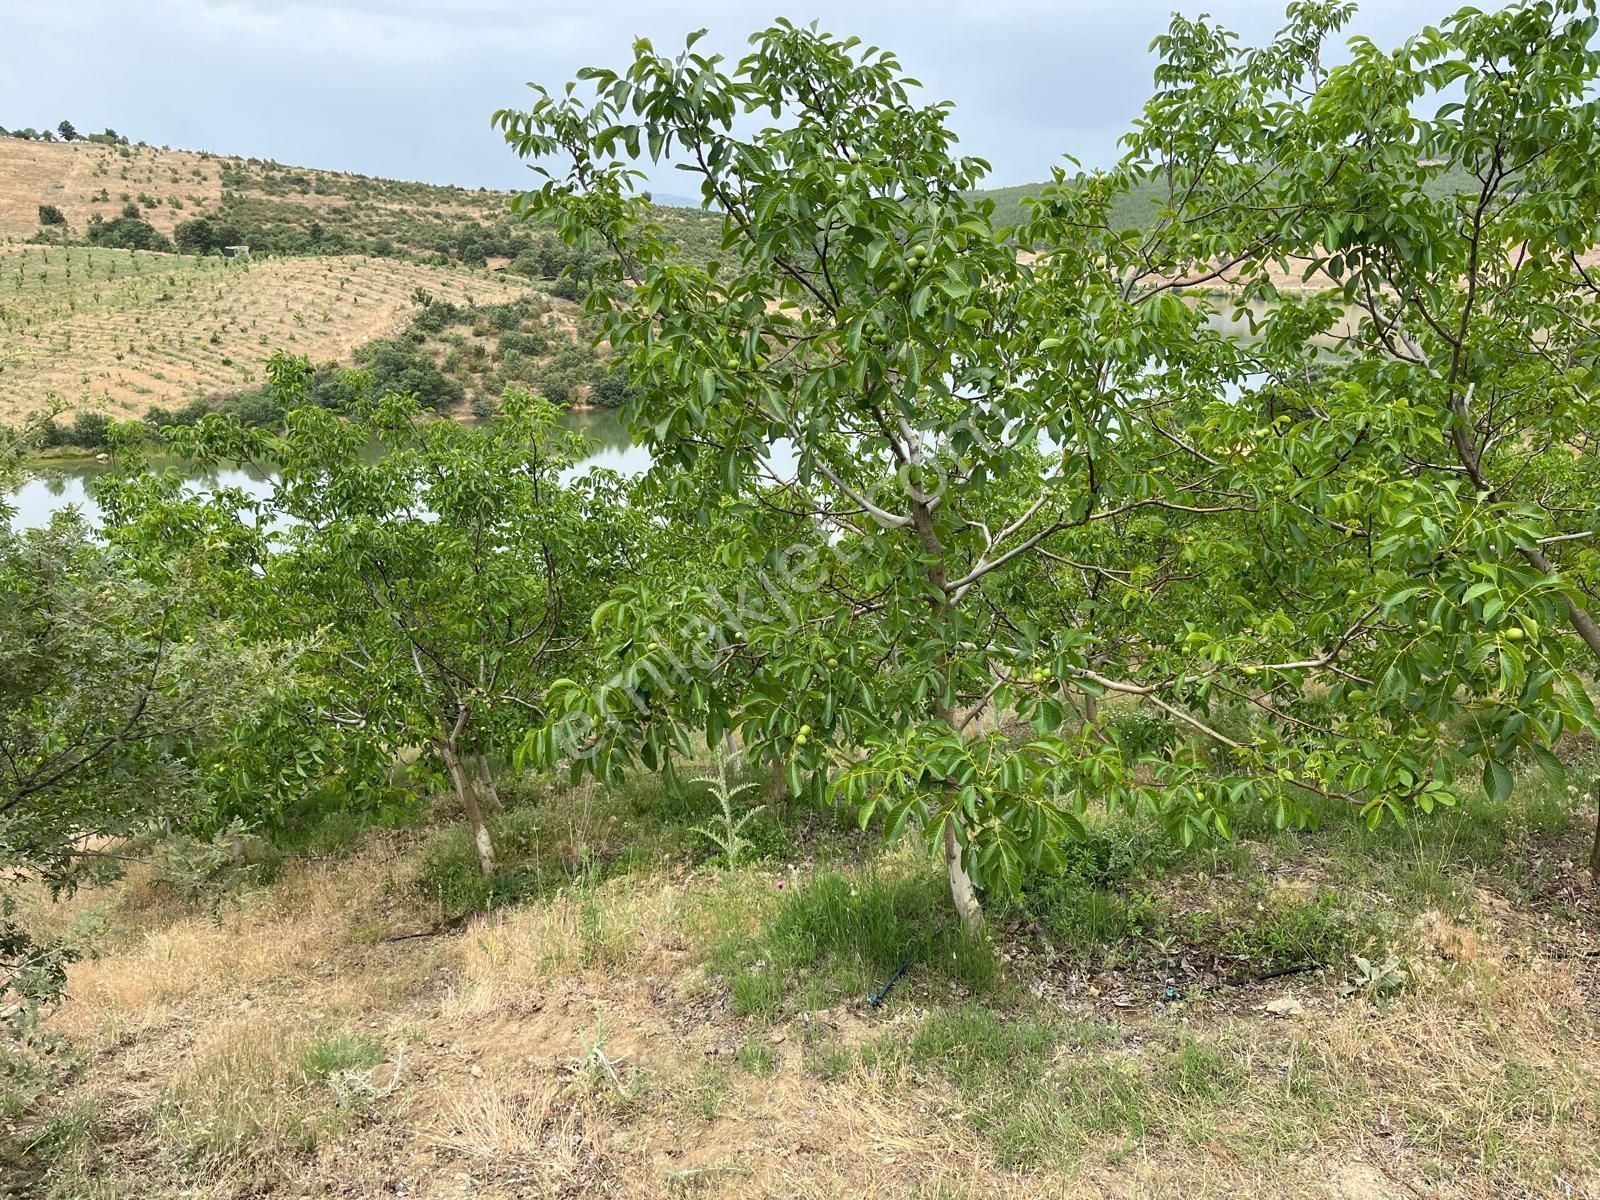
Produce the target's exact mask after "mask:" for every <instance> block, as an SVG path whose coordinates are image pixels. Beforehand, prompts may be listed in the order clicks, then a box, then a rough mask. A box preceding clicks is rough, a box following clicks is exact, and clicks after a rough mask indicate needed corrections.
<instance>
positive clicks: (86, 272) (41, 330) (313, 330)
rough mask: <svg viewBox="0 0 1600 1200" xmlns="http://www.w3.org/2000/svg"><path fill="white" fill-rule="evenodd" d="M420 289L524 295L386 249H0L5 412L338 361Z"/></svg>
mask: <svg viewBox="0 0 1600 1200" xmlns="http://www.w3.org/2000/svg"><path fill="white" fill-rule="evenodd" d="M3 142H4V139H0V143H3ZM418 288H425V289H427V290H428V291H429V292H431V293H432V294H433V295H435V296H437V297H438V298H440V299H442V300H449V301H452V302H468V301H472V300H476V301H479V302H499V301H505V300H509V299H513V298H515V297H516V296H517V295H519V294H520V289H518V288H517V287H514V286H512V285H511V284H509V283H507V282H506V281H504V280H503V279H499V278H494V277H491V276H489V275H487V274H485V273H482V272H477V273H473V272H469V271H466V270H462V269H456V270H445V269H441V268H437V267H428V266H423V265H420V264H416V263H407V262H399V261H393V260H388V259H375V258H361V257H354V256H347V257H326V258H280V259H267V260H261V261H255V262H243V261H235V262H229V261H227V260H224V259H220V258H207V259H195V258H190V257H184V256H181V255H167V254H153V253H147V252H143V251H130V250H108V249H103V248H93V247H82V246H77V247H71V248H68V249H62V248H60V247H42V246H13V247H4V248H0V333H3V336H4V340H5V343H6V351H5V357H4V359H3V360H0V380H3V381H4V385H5V386H4V388H3V389H0V421H12V420H15V419H17V418H18V417H20V416H22V415H24V414H26V413H28V412H30V411H35V410H38V409H41V408H43V407H44V406H45V405H46V404H47V403H48V402H50V401H51V400H52V399H54V400H56V401H59V402H60V403H62V404H65V405H67V406H69V407H72V408H88V409H95V410H99V411H107V412H111V413H114V414H117V415H119V416H124V417H125V416H129V415H133V416H142V415H143V414H144V412H145V410H147V409H148V408H149V407H150V406H152V405H161V406H164V407H167V408H175V407H180V406H182V405H183V404H185V403H187V402H189V401H191V400H195V399H199V398H202V397H206V396H210V395H218V394H221V395H227V394H232V393H235V392H240V391H244V390H246V389H248V388H251V387H256V386H259V385H260V384H261V383H262V381H263V375H262V368H263V364H264V363H265V361H266V359H267V358H268V357H269V356H270V355H271V353H272V352H273V351H274V350H287V351H289V352H291V353H294V354H302V355H306V356H308V357H310V358H311V359H312V360H313V361H315V362H318V363H321V362H328V361H347V360H348V358H349V356H350V354H351V353H352V351H354V350H355V349H356V348H357V347H358V346H360V345H362V344H364V343H366V342H368V341H371V340H372V339H374V338H378V337H384V336H388V335H391V334H393V333H395V332H396V331H397V329H398V327H399V326H400V325H402V324H403V323H404V322H405V320H406V318H407V317H408V315H409V314H410V313H411V312H412V311H413V309H414V305H413V302H412V299H411V297H412V294H413V293H414V292H415V291H416V290H417V289H418Z"/></svg>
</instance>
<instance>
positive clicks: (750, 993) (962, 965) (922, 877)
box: [709, 869, 1000, 1020]
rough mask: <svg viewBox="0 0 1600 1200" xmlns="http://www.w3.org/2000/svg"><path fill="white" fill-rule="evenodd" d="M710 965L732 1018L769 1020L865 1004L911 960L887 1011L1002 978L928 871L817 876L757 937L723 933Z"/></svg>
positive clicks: (989, 950)
mask: <svg viewBox="0 0 1600 1200" xmlns="http://www.w3.org/2000/svg"><path fill="white" fill-rule="evenodd" d="M742 902H743V901H742V900H741V898H739V897H737V896H733V897H730V898H729V899H728V900H727V901H726V903H729V904H740V903H742ZM709 961H710V966H711V969H712V971H713V972H714V973H715V974H717V975H719V976H720V977H721V978H722V979H723V980H725V981H726V983H727V985H728V988H729V991H730V993H731V994H732V998H733V1006H734V1010H735V1012H737V1013H738V1014H740V1015H741V1016H752V1017H759V1018H763V1019H767V1020H775V1019H777V1018H778V1017H780V1016H782V1015H784V1014H787V1013H793V1012H798V1011H812V1010H816V1009H821V1008H828V1007H831V1006H832V1005H834V1004H839V1003H842V1002H846V1001H854V1000H860V999H863V998H865V997H866V996H867V995H868V994H869V993H871V992H875V991H877V990H878V989H879V988H881V987H882V986H883V984H884V982H885V981H886V980H887V979H888V977H889V975H890V974H891V973H893V972H894V970H895V969H896V968H897V967H899V966H900V965H901V964H902V963H904V962H907V961H909V962H910V963H911V964H912V965H911V968H910V971H909V972H908V978H906V979H903V980H902V981H901V982H900V983H899V984H898V985H897V989H896V991H895V992H894V993H892V994H891V997H890V1001H889V1002H890V1003H893V1000H894V998H895V997H897V996H903V995H906V994H909V993H911V992H912V991H913V990H914V989H916V988H918V987H932V986H934V985H936V984H941V983H942V984H952V983H953V984H956V985H958V986H960V987H963V988H965V989H967V990H969V991H971V992H985V991H988V990H990V989H992V988H993V987H994V986H995V985H996V983H997V982H998V980H999V976H1000V969H999V960H998V957H997V955H996V953H995V950H994V947H993V945H992V944H991V943H990V942H988V941H987V940H986V939H984V938H971V937H968V936H967V935H966V934H964V933H963V932H962V931H961V929H960V928H959V926H958V924H957V922H956V921H955V919H954V918H953V916H951V915H950V914H949V901H948V897H947V895H946V894H945V890H944V881H943V879H942V878H941V877H940V876H939V875H938V874H937V873H936V872H934V871H933V870H932V869H928V870H924V871H919V872H916V873H914V874H901V873H893V872H889V871H886V870H881V869H873V870H867V871H863V872H861V873H859V874H844V873H841V872H838V871H822V872H820V873H818V874H817V875H816V876H814V877H813V878H811V879H810V880H808V881H806V882H804V883H802V884H799V885H797V886H794V887H792V888H791V889H789V890H787V891H786V894H785V895H784V897H783V900H782V902H781V904H780V905H779V907H778V909H777V912H776V913H775V914H774V915H773V916H772V917H771V919H769V920H768V921H766V923H765V924H764V925H762V927H761V928H760V929H758V930H756V931H755V932H754V933H753V934H752V933H750V932H749V931H747V930H746V929H744V928H742V927H737V928H735V929H733V930H732V931H731V932H728V933H725V934H723V935H722V936H721V937H720V938H719V939H718V940H717V942H716V943H715V944H714V945H713V946H712V947H711V949H710V952H709Z"/></svg>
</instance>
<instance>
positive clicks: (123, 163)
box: [0, 138, 225, 241]
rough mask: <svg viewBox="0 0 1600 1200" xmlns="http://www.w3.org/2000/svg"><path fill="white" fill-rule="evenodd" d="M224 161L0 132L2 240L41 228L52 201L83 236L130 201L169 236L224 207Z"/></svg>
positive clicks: (185, 153)
mask: <svg viewBox="0 0 1600 1200" xmlns="http://www.w3.org/2000/svg"><path fill="white" fill-rule="evenodd" d="M224 161H225V160H221V159H218V158H217V157H216V156H215V155H211V154H193V153H190V152H189V151H187V150H158V149H156V148H155V147H153V146H105V145H101V144H99V143H89V142H74V143H71V144H65V143H61V142H25V141H22V140H20V139H18V138H0V238H4V239H15V240H17V241H22V240H23V239H25V238H30V237H32V236H33V235H34V234H35V233H37V232H38V231H39V205H41V204H53V205H55V206H56V207H57V208H59V209H60V210H61V213H62V215H63V216H64V217H66V219H67V225H68V227H69V228H70V229H71V230H72V233H73V235H74V236H75V237H80V238H81V237H82V236H83V231H84V229H85V228H86V227H87V226H88V224H89V221H90V218H92V217H96V216H98V217H101V218H102V219H104V220H107V221H109V220H111V219H113V218H114V217H118V216H120V215H121V214H122V206H123V205H124V204H129V203H133V204H137V205H138V206H139V209H140V212H141V214H142V215H143V217H144V219H145V220H147V221H149V222H150V224H152V225H154V226H155V227H156V228H157V229H159V230H160V231H161V232H162V233H165V234H167V235H168V236H171V234H172V230H173V228H174V227H175V226H176V225H177V224H178V222H179V221H186V220H188V219H189V218H191V217H204V216H215V215H216V214H217V212H218V211H219V210H220V209H221V207H222V167H223V162H224Z"/></svg>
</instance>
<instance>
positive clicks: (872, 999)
mask: <svg viewBox="0 0 1600 1200" xmlns="http://www.w3.org/2000/svg"><path fill="white" fill-rule="evenodd" d="M911 961H912V960H911V959H909V958H908V959H906V960H905V962H903V963H901V964H900V965H899V966H898V967H896V968H895V969H894V974H893V975H891V976H889V978H888V980H887V981H886V982H885V983H884V985H883V986H882V987H881V988H879V989H878V990H877V991H875V992H869V993H868V994H867V1003H868V1004H869V1005H871V1006H872V1007H873V1008H879V1007H881V1006H882V1004H883V1002H884V1000H886V999H887V998H888V996H889V989H890V988H892V987H893V986H894V985H895V984H896V983H898V982H899V981H900V976H902V975H904V974H905V973H906V972H907V971H909V970H910V969H911Z"/></svg>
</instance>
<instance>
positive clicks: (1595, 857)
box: [1589, 779, 1600, 887]
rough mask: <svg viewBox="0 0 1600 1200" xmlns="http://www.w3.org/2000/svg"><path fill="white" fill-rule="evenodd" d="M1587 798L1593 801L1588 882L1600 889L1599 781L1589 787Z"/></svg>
mask: <svg viewBox="0 0 1600 1200" xmlns="http://www.w3.org/2000/svg"><path fill="white" fill-rule="evenodd" d="M1589 796H1590V798H1591V799H1593V800H1594V841H1593V842H1592V843H1591V844H1590V846H1589V881H1590V882H1591V883H1592V884H1594V886H1595V887H1600V779H1596V780H1595V781H1594V782H1593V783H1592V784H1590V785H1589Z"/></svg>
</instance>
